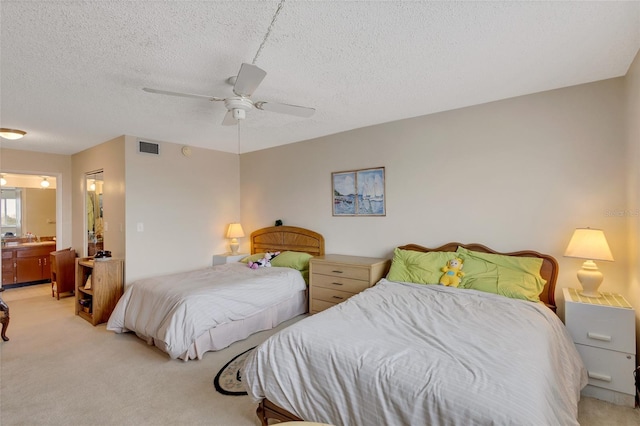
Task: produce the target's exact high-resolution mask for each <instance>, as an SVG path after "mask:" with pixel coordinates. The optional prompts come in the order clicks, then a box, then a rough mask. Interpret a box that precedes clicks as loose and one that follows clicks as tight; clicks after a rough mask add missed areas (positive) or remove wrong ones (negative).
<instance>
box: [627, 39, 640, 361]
mask: <svg viewBox="0 0 640 426" xmlns="http://www.w3.org/2000/svg"><path fill="white" fill-rule="evenodd" d="M625 84H626V87H625V93H626V95H627V122H626V130H627V142H628V150H629V151H628V155H627V160H628V161H627V164H628V182H629V185H628V197H629V204H628V206H627V210H626V211H627V214H626V215H625V216H626V221H627V223H628V226H629V234H628V235H629V252H628V257H629V260H630V262H629V265H630V267H629V280H628V285H629V290H628V294H629V301H630V302H631V304H632V305H633V306H634V307H635V308H636V318H637V321H636V343H637V345H638V351H637V352H636V353H638V354H640V52H638V54H637V55H636V58H635V60H634V61H633V63H632V64H631V67H630V68H629V72H628V73H627V76H626V77H625Z"/></svg>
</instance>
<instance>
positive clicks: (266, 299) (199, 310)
mask: <svg viewBox="0 0 640 426" xmlns="http://www.w3.org/2000/svg"><path fill="white" fill-rule="evenodd" d="M305 289H306V283H305V282H304V279H303V278H302V274H301V273H300V272H299V271H296V270H294V269H290V268H275V267H273V268H259V269H250V268H248V267H247V265H246V264H244V263H229V264H225V265H220V266H215V267H209V268H205V269H199V270H195V271H190V272H183V273H178V274H173V275H165V276H161V277H155V278H148V279H142V280H139V281H136V282H134V283H132V284H131V286H130V287H129V288H128V289H127V291H126V292H125V293H124V295H123V296H122V298H120V301H118V304H117V305H116V307H115V309H114V311H113V313H112V314H111V317H110V318H109V322H108V323H107V330H112V331H115V332H116V333H124V332H127V331H134V332H136V334H138V335H139V336H140V337H142V338H144V339H147V340H148V342H149V343H150V344H151V343H153V344H155V345H156V346H158V347H159V348H160V349H162V350H164V351H165V352H167V353H168V354H169V356H170V357H171V358H178V357H180V356H181V355H183V354H184V353H185V352H186V351H187V349H188V348H189V346H190V345H191V344H192V343H193V341H194V340H195V339H196V338H197V337H198V336H200V335H201V334H202V333H204V332H205V331H207V330H209V329H211V328H213V327H216V326H218V325H221V324H225V323H228V322H231V321H236V320H242V319H245V318H247V317H249V316H251V315H253V314H255V313H257V312H260V311H261V310H263V309H266V308H268V307H270V306H272V305H274V304H276V303H278V302H280V301H282V300H283V299H286V298H289V297H291V295H292V294H294V293H296V292H299V291H304V290H305Z"/></svg>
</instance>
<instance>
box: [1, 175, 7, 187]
mask: <svg viewBox="0 0 640 426" xmlns="http://www.w3.org/2000/svg"><path fill="white" fill-rule="evenodd" d="M6 184H7V180H6V179H5V178H4V175H0V186H5V185H6Z"/></svg>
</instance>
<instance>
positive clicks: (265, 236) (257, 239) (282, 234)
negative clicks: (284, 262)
mask: <svg viewBox="0 0 640 426" xmlns="http://www.w3.org/2000/svg"><path fill="white" fill-rule="evenodd" d="M268 251H269V252H274V251H300V252H305V253H309V254H310V255H312V256H321V255H323V254H324V237H323V236H322V235H320V234H318V233H317V232H314V231H310V230H309V229H304V228H298V227H295V226H270V227H268V228H262V229H258V230H257V231H253V232H252V233H251V254H255V253H264V252H268Z"/></svg>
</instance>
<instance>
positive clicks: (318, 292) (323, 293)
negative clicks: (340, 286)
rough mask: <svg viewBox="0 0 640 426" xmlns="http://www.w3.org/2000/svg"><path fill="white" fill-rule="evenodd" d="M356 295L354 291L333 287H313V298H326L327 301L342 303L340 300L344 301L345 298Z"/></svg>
mask: <svg viewBox="0 0 640 426" xmlns="http://www.w3.org/2000/svg"><path fill="white" fill-rule="evenodd" d="M354 295H355V294H354V293H348V292H346V291H340V290H334V289H331V288H322V287H314V288H313V299H314V300H324V301H325V302H333V303H340V302H344V301H345V300H347V299H348V298H350V297H351V296H354Z"/></svg>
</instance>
